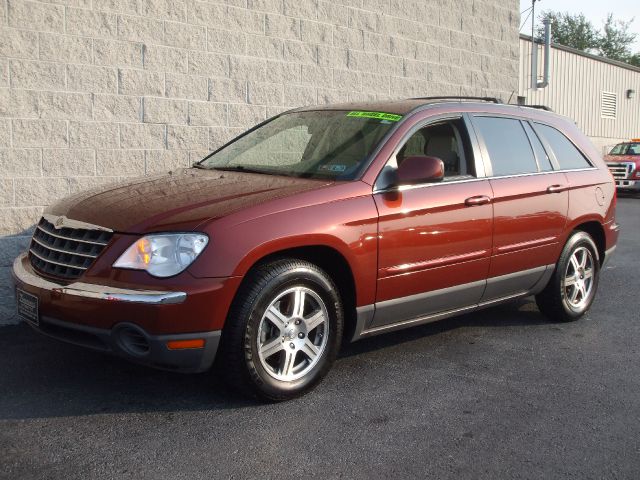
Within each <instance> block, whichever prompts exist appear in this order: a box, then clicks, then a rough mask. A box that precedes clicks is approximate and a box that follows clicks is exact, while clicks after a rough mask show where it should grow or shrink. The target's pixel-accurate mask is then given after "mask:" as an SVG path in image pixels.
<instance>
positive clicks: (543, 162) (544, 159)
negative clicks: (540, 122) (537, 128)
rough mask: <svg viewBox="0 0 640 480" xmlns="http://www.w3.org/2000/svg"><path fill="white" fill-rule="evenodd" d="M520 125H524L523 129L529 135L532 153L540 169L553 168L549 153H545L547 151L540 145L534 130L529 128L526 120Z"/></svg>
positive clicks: (548, 169) (547, 170)
mask: <svg viewBox="0 0 640 480" xmlns="http://www.w3.org/2000/svg"><path fill="white" fill-rule="evenodd" d="M522 125H524V129H525V130H526V131H527V135H529V140H531V146H532V147H533V153H535V155H536V160H538V165H539V166H540V170H541V171H543V172H549V171H551V170H553V166H552V165H551V160H550V159H549V155H547V152H546V150H545V149H544V147H543V146H542V142H541V141H540V139H539V138H538V135H537V134H536V132H534V131H533V128H531V126H530V125H529V124H528V123H527V122H523V123H522Z"/></svg>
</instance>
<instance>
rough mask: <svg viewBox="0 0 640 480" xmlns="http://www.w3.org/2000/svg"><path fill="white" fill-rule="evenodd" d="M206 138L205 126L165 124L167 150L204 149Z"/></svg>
mask: <svg viewBox="0 0 640 480" xmlns="http://www.w3.org/2000/svg"><path fill="white" fill-rule="evenodd" d="M208 140H209V132H208V129H207V127H193V126H186V125H169V126H167V148H168V149H169V150H205V149H206V148H207V144H208Z"/></svg>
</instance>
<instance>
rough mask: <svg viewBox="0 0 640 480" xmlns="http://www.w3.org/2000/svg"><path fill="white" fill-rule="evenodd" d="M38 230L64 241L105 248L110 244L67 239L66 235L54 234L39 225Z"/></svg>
mask: <svg viewBox="0 0 640 480" xmlns="http://www.w3.org/2000/svg"><path fill="white" fill-rule="evenodd" d="M36 228H37V229H39V230H42V231H43V232H44V233H46V234H47V235H51V236H52V237H58V238H62V239H64V240H72V241H74V242H81V243H90V244H92V245H101V246H103V247H105V246H106V245H107V243H108V242H94V241H91V240H83V239H80V238H71V237H65V236H64V235H60V234H58V233H54V232H52V231H50V230H47V229H45V228H42V227H41V226H40V225H38V226H37V227H36Z"/></svg>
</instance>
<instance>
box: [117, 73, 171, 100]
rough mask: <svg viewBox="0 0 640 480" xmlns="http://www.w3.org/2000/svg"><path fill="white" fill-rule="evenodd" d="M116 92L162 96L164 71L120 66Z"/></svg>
mask: <svg viewBox="0 0 640 480" xmlns="http://www.w3.org/2000/svg"><path fill="white" fill-rule="evenodd" d="M118 93H120V94H123V95H155V96H157V97H160V96H164V73H160V72H148V71H144V70H134V69H124V68H121V69H119V70H118Z"/></svg>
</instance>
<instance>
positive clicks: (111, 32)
mask: <svg viewBox="0 0 640 480" xmlns="http://www.w3.org/2000/svg"><path fill="white" fill-rule="evenodd" d="M66 32H67V33H70V34H72V35H83V36H86V37H93V38H96V37H98V38H100V37H107V38H109V37H115V36H116V35H117V33H118V18H117V16H116V14H115V13H111V12H102V11H97V10H87V9H83V8H67V9H66Z"/></svg>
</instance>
